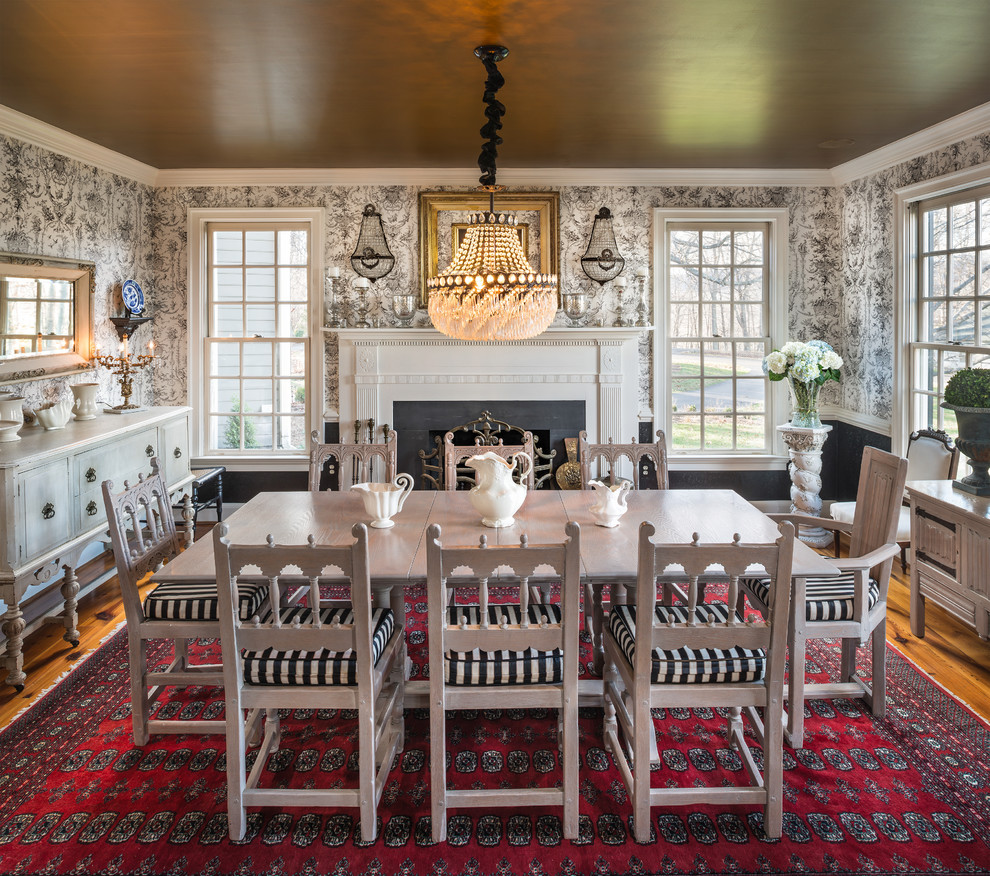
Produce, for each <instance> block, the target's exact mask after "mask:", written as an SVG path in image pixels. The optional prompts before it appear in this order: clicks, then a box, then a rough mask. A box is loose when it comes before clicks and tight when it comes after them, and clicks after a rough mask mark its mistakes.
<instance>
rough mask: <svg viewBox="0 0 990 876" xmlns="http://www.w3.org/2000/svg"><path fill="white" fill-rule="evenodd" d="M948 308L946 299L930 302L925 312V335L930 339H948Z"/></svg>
mask: <svg viewBox="0 0 990 876" xmlns="http://www.w3.org/2000/svg"><path fill="white" fill-rule="evenodd" d="M946 314H947V308H946V304H945V302H944V301H941V302H937V301H931V302H929V303H928V306H927V308H926V313H925V328H926V332H925V335H926V337H927V339H928V340H929V341H936V342H938V341H947V340H948V339H949V338H948V328H947V326H946Z"/></svg>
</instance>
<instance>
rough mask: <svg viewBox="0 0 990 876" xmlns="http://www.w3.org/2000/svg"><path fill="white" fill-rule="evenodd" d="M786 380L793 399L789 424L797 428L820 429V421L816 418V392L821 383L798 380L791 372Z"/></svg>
mask: <svg viewBox="0 0 990 876" xmlns="http://www.w3.org/2000/svg"><path fill="white" fill-rule="evenodd" d="M787 380H788V382H789V383H790V385H791V398H792V399H793V400H794V405H793V408H792V410H791V425H792V426H796V427H797V428H799V429H820V428H821V427H822V421H821V420H820V419H819V418H818V393H819V392H820V391H821V388H822V387H821V384H820V383H818V382H817V381H815V380H798V379H797V378H795V377H794V375H793V374H789V375H788V376H787Z"/></svg>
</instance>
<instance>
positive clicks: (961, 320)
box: [949, 301, 976, 345]
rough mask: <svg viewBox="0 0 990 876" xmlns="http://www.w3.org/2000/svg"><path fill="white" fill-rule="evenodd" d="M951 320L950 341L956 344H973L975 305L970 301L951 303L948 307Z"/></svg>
mask: <svg viewBox="0 0 990 876" xmlns="http://www.w3.org/2000/svg"><path fill="white" fill-rule="evenodd" d="M949 316H950V318H951V319H952V332H951V335H952V337H951V340H952V341H954V342H955V343H957V344H967V345H970V344H972V343H973V340H974V337H975V325H974V321H975V319H976V305H975V304H974V303H973V302H972V301H953V302H952V303H951V304H950V305H949Z"/></svg>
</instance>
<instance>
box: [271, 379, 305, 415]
mask: <svg viewBox="0 0 990 876" xmlns="http://www.w3.org/2000/svg"><path fill="white" fill-rule="evenodd" d="M305 410H306V382H305V381H304V380H280V381H278V411H279V413H284V414H288V413H293V414H301V413H304V412H305Z"/></svg>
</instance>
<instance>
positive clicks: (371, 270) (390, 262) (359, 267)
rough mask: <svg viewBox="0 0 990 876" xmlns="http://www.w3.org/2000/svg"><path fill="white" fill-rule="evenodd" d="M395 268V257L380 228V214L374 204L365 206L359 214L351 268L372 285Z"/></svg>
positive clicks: (383, 230)
mask: <svg viewBox="0 0 990 876" xmlns="http://www.w3.org/2000/svg"><path fill="white" fill-rule="evenodd" d="M394 266H395V256H393V255H392V251H391V250H390V249H389V248H388V241H386V240H385V229H384V228H383V227H382V214H381V213H379V212H378V211H377V210H376V209H375V205H374V204H366V205H365V208H364V213H362V214H361V230H360V231H359V232H358V240H357V246H355V247H354V255H352V256H351V267H352V268H354V270H355V272H356V273H358V274H360V275H361V276H362V277H367V278H368V279H369V280H371V282H372V283H374V282H375V280H380V279H381V278H382V277H384V276H385V275H386V274H387V273H388V272H389V271H391V270H392V268H393V267H394Z"/></svg>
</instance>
